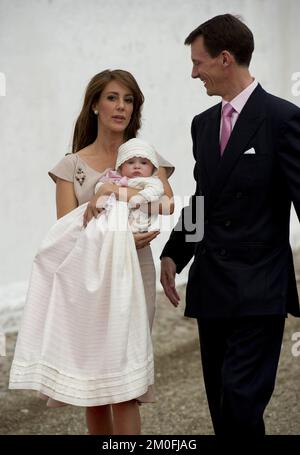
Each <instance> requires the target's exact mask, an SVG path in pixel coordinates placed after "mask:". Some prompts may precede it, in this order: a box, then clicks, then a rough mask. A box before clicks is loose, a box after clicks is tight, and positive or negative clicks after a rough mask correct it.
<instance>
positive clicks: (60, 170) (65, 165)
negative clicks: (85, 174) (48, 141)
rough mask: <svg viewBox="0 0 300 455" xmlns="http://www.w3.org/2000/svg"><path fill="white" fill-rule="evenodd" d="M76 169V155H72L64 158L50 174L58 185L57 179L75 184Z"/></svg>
mask: <svg viewBox="0 0 300 455" xmlns="http://www.w3.org/2000/svg"><path fill="white" fill-rule="evenodd" d="M75 167H76V155H74V154H73V153H70V154H69V155H66V156H64V157H63V158H62V159H61V160H60V161H59V162H58V163H57V165H56V166H54V168H53V169H51V170H50V171H49V172H48V174H49V176H50V177H51V178H52V180H53V181H54V182H55V183H56V179H57V177H58V178H60V179H63V180H67V181H68V182H74V174H75Z"/></svg>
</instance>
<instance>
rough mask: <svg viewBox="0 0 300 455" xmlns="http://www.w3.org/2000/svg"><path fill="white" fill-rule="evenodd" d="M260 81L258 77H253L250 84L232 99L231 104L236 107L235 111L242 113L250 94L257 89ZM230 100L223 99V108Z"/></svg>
mask: <svg viewBox="0 0 300 455" xmlns="http://www.w3.org/2000/svg"><path fill="white" fill-rule="evenodd" d="M257 85H258V82H257V80H256V79H253V81H252V82H251V84H250V85H248V87H246V88H245V89H244V90H243V91H242V92H241V93H239V94H238V95H237V96H236V97H235V98H233V100H231V101H230V104H231V106H232V107H233V108H234V109H235V111H236V112H237V113H238V114H240V113H241V110H242V109H243V107H244V106H245V104H246V103H247V101H248V99H249V97H250V95H251V94H252V92H253V91H254V90H255V89H256V87H257ZM227 103H228V101H225V100H222V109H223V107H224V106H225V104H227Z"/></svg>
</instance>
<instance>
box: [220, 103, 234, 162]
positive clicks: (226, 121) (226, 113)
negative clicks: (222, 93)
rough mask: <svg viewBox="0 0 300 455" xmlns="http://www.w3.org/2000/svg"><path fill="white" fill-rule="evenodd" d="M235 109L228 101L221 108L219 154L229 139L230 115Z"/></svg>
mask: <svg viewBox="0 0 300 455" xmlns="http://www.w3.org/2000/svg"><path fill="white" fill-rule="evenodd" d="M234 111H235V109H234V107H232V106H231V104H230V103H227V104H225V105H224V107H223V109H222V129H221V137H220V152H221V156H222V155H223V152H224V149H225V147H226V145H227V142H228V140H229V137H230V134H231V130H232V126H231V117H232V114H233V113H234Z"/></svg>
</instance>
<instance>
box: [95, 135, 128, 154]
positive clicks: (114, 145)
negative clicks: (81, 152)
mask: <svg viewBox="0 0 300 455" xmlns="http://www.w3.org/2000/svg"><path fill="white" fill-rule="evenodd" d="M123 142H124V136H123V134H122V135H120V134H113V133H110V134H103V133H102V134H101V135H99V134H98V136H97V138H96V140H95V141H94V143H93V152H94V154H95V155H103V154H105V155H113V156H114V155H116V154H117V151H118V148H119V147H120V145H121V144H123Z"/></svg>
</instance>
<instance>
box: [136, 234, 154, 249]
mask: <svg viewBox="0 0 300 455" xmlns="http://www.w3.org/2000/svg"><path fill="white" fill-rule="evenodd" d="M158 234H160V231H150V232H138V233H136V234H133V237H134V241H135V246H136V249H137V250H139V249H140V248H144V247H145V246H148V245H149V244H150V242H151V241H152V240H153V239H155V237H157V236H158Z"/></svg>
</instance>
